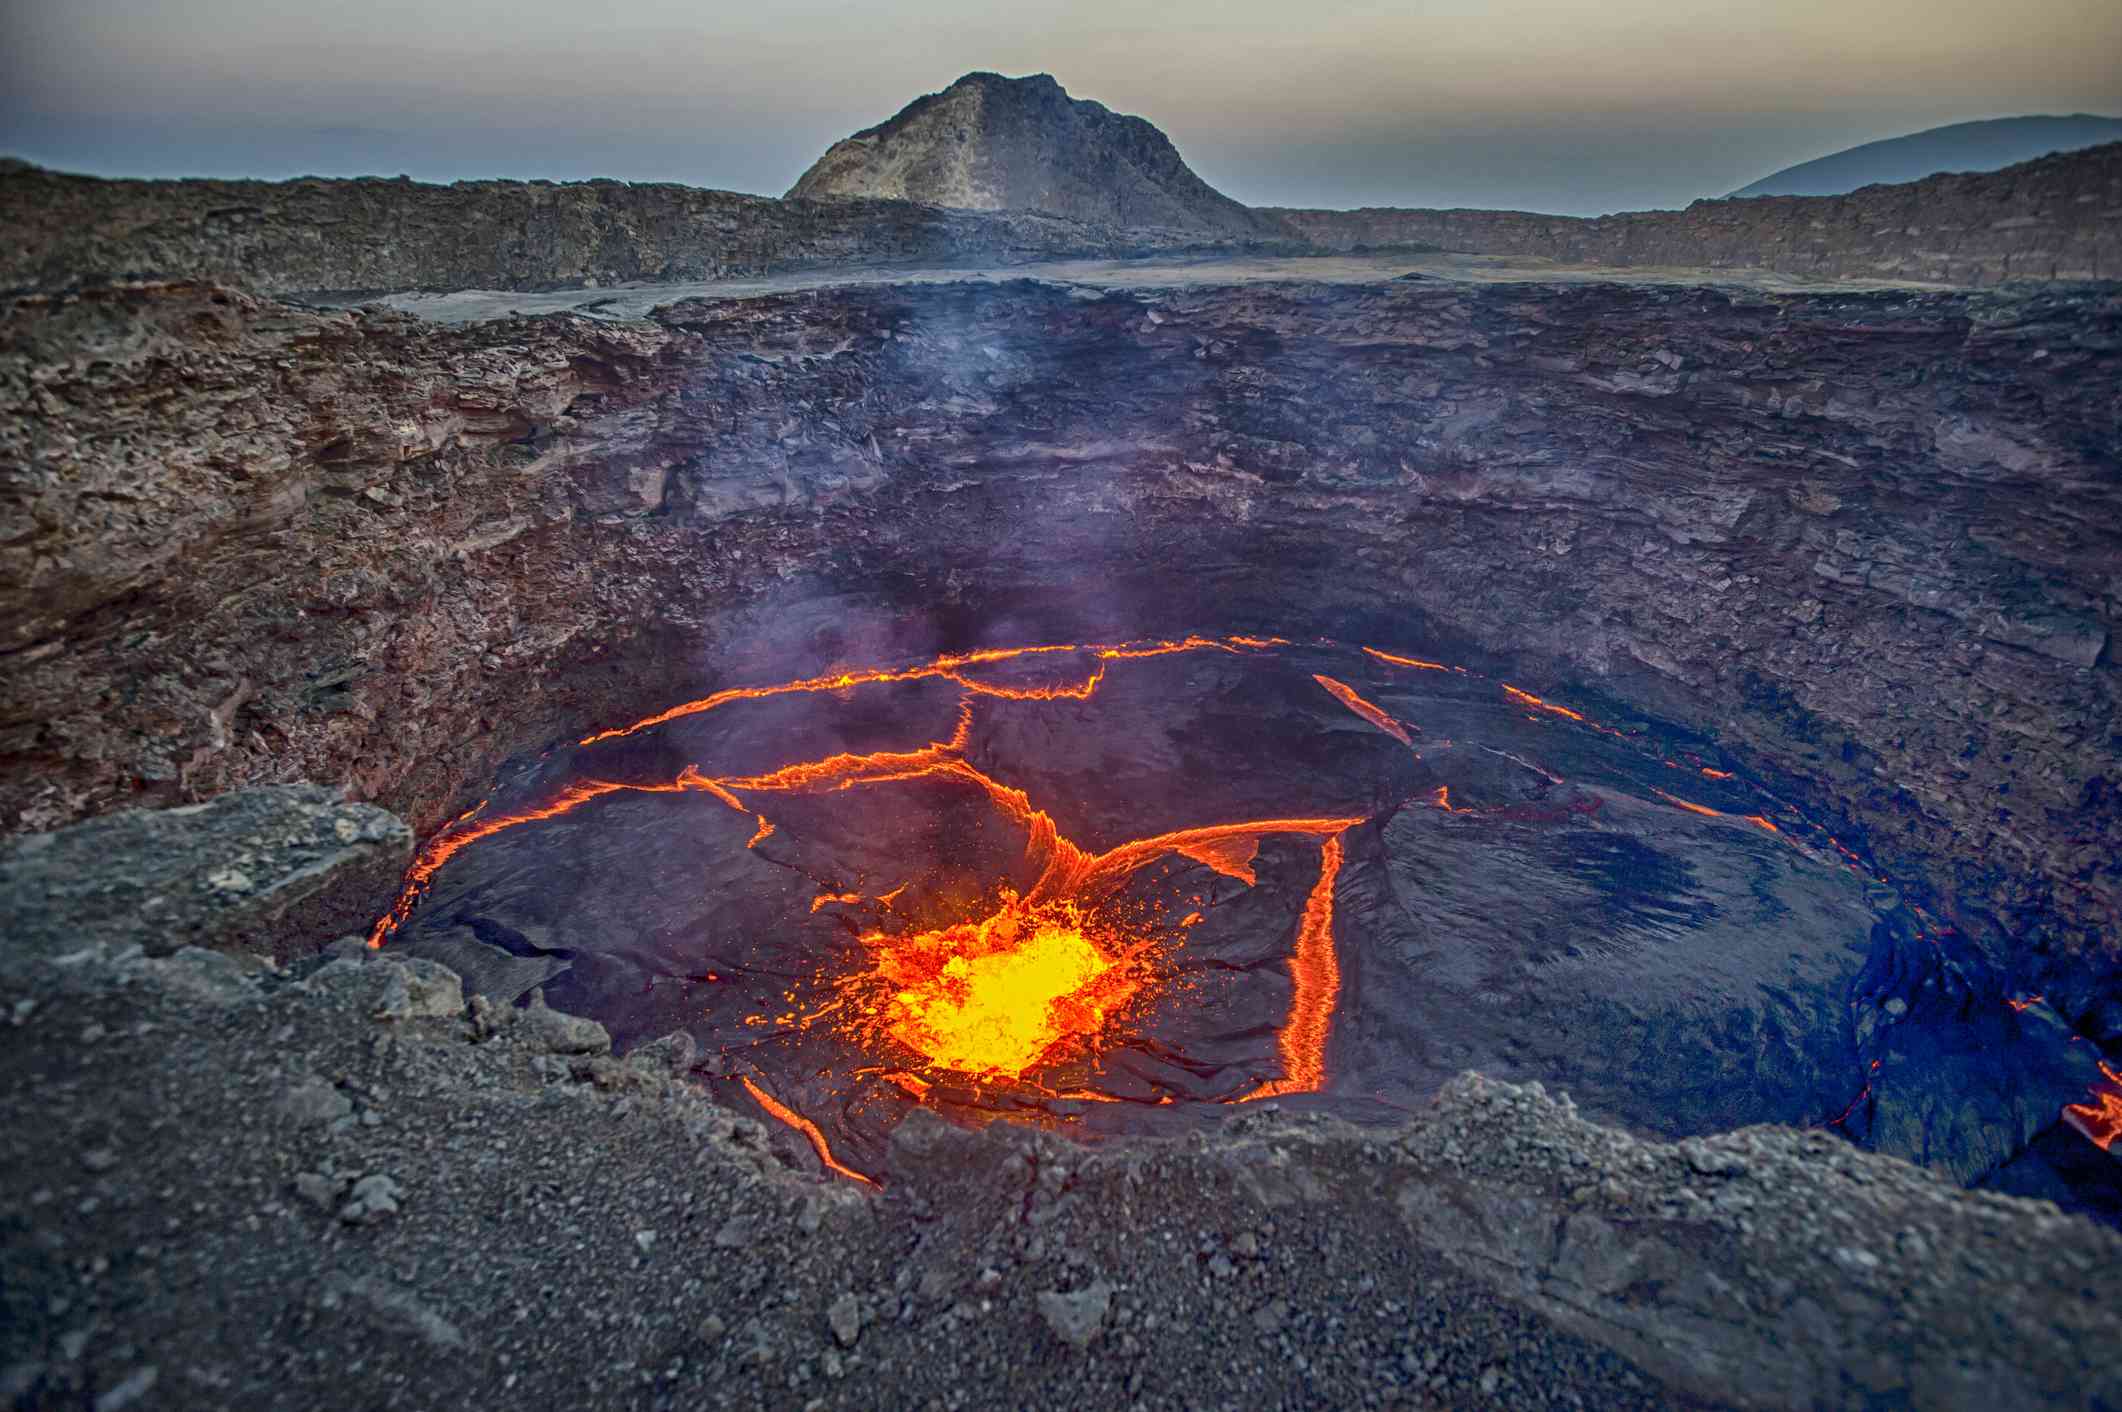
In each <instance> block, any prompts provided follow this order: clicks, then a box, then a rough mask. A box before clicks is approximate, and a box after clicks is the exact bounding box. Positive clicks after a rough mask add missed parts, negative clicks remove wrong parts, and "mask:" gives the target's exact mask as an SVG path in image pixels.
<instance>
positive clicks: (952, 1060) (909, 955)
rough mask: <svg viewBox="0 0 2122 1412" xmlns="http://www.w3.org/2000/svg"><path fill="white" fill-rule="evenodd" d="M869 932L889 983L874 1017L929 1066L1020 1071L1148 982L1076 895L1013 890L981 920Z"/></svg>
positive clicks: (1089, 1031) (1086, 1032)
mask: <svg viewBox="0 0 2122 1412" xmlns="http://www.w3.org/2000/svg"><path fill="white" fill-rule="evenodd" d="M863 940H864V941H865V942H866V943H868V944H869V945H870V946H871V947H873V948H874V950H875V954H876V969H875V973H874V974H875V975H876V976H877V977H879V978H881V979H882V980H883V981H885V982H887V983H888V984H889V986H890V987H891V994H890V996H889V998H888V999H887V1000H886V1001H885V1002H884V1003H883V1004H882V1006H881V1007H879V1008H880V1009H881V1011H882V1013H881V1014H877V1015H876V1016H875V1018H877V1019H878V1020H879V1021H880V1022H881V1023H882V1025H883V1028H884V1030H885V1032H886V1033H887V1034H889V1035H890V1036H891V1038H893V1039H894V1040H897V1041H898V1042H899V1043H900V1044H903V1045H905V1046H906V1047H907V1048H908V1049H911V1050H913V1051H914V1052H915V1053H916V1054H919V1055H920V1056H921V1057H922V1058H923V1059H924V1060H925V1061H926V1062H927V1063H928V1064H929V1065H931V1066H933V1067H935V1068H939V1069H949V1070H953V1071H955V1072H958V1073H964V1074H976V1075H1000V1076H1003V1077H1007V1078H1015V1077H1017V1076H1019V1075H1021V1074H1023V1073H1024V1072H1025V1071H1026V1070H1028V1069H1030V1068H1032V1067H1033V1066H1034V1065H1035V1064H1037V1063H1039V1061H1040V1060H1041V1059H1043V1058H1045V1057H1047V1056H1048V1054H1049V1053H1050V1052H1052V1051H1053V1050H1055V1049H1056V1047H1057V1046H1061V1045H1064V1044H1068V1043H1070V1042H1078V1043H1080V1042H1082V1041H1085V1040H1088V1039H1090V1038H1092V1037H1093V1036H1095V1035H1096V1034H1097V1033H1098V1032H1099V1031H1100V1030H1101V1029H1102V1028H1103V1027H1104V1025H1105V1022H1106V1020H1107V1019H1108V1018H1109V1017H1110V1016H1111V1015H1112V1014H1113V1012H1114V1011H1116V1010H1118V1009H1119V1008H1120V1007H1121V1006H1122V1005H1124V1004H1126V1003H1127V1001H1128V1000H1129V999H1130V998H1132V997H1133V996H1134V994H1135V992H1136V991H1137V990H1139V989H1140V988H1141V977H1140V976H1139V975H1138V974H1136V973H1135V972H1134V971H1133V970H1132V968H1131V967H1130V966H1129V965H1128V964H1127V962H1128V960H1129V957H1128V956H1127V955H1126V954H1125V953H1124V952H1122V951H1121V950H1120V949H1119V946H1118V945H1117V944H1116V939H1115V938H1110V937H1101V936H1100V935H1099V934H1098V929H1097V928H1096V927H1095V926H1094V925H1093V924H1092V923H1090V922H1088V921H1087V920H1086V918H1085V917H1084V915H1083V913H1082V912H1081V911H1080V910H1079V909H1078V908H1077V907H1075V906H1074V905H1073V904H1068V903H1064V904H1060V905H1057V906H1050V907H1037V908H1035V907H1027V906H1025V905H1024V904H1023V902H1022V901H1021V900H1019V899H1018V898H1016V897H1015V896H1005V897H1004V898H1003V901H1002V905H1001V906H1000V907H998V908H997V909H996V910H995V912H994V913H993V914H992V915H990V916H988V917H986V918H984V919H982V920H981V921H978V922H966V923H960V924H958V925H956V926H950V927H940V928H937V929H936V930H933V931H926V932H921V933H918V934H916V935H913V936H898V937H889V936H885V935H883V934H882V933H871V934H870V935H868V936H866V937H864V938H863Z"/></svg>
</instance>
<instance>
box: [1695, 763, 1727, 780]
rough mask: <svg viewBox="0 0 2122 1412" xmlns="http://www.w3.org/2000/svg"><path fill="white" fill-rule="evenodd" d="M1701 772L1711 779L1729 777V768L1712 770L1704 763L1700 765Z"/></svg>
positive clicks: (1725, 778)
mask: <svg viewBox="0 0 2122 1412" xmlns="http://www.w3.org/2000/svg"><path fill="white" fill-rule="evenodd" d="M1702 773H1703V774H1705V775H1708V776H1709V777H1710V778H1711V779H1713V780H1728V779H1730V778H1731V771H1730V770H1712V769H1711V768H1710V767H1709V766H1707V765H1704V766H1703V767H1702Z"/></svg>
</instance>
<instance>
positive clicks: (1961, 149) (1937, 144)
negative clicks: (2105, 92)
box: [1732, 113, 2122, 196]
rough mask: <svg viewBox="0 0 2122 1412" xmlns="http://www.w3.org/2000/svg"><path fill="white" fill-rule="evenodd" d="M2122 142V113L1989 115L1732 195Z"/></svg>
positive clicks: (1903, 177) (1849, 186) (1806, 165)
mask: <svg viewBox="0 0 2122 1412" xmlns="http://www.w3.org/2000/svg"><path fill="white" fill-rule="evenodd" d="M2117 141H2122V118H2100V117H2094V116H2093V115H2092V114H2090V113H2073V114H2071V115H2070V116H2069V117H2067V118H2052V117H2028V118H1991V119H1988V120H1986V121H1983V122H1973V123H1953V124H1952V125H1950V126H1948V127H1934V128H1929V129H1926V130H1925V131H1923V132H1912V133H1910V134H1909V135H1908V136H1906V137H1889V138H1886V139H1884V140H1883V141H1879V142H1867V143H1865V144H1864V145H1863V146H1861V147H1851V148H1848V149H1847V150H1845V151H1841V152H1836V153H1834V154H1832V155H1831V156H1826V157H1817V158H1815V159H1813V160H1812V161H1810V162H1800V163H1799V164H1798V165H1797V166H1795V167H1785V168H1784V169H1783V170H1782V171H1780V172H1777V173H1776V174H1775V175H1773V176H1765V177H1763V178H1761V180H1759V181H1757V182H1755V183H1754V184H1753V185H1751V186H1742V187H1740V188H1739V189H1738V190H1737V191H1734V192H1733V193H1732V195H1734V196H1840V195H1843V194H1844V193H1846V192H1851V191H1855V190H1856V189H1857V188H1858V187H1860V186H1872V185H1876V184H1878V183H1881V182H1903V181H1921V180H1922V179H1923V178H1924V177H1927V176H1932V175H1934V174H1936V173H1938V172H1993V171H1995V170H1997V168H1999V167H2008V166H2011V165H2012V164H2013V163H2015V162H2026V161H2031V160H2032V159H2034V158H2035V157H2045V156H2047V155H2048V154H2049V153H2051V152H2075V151H2077V150H2078V149H2079V148H2081V147H2095V146H2098V145H2099V144H2100V143H2103V142H2117Z"/></svg>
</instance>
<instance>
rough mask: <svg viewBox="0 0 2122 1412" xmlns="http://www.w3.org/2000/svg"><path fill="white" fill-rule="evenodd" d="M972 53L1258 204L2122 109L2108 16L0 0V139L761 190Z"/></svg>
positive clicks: (1646, 0) (950, 72)
mask: <svg viewBox="0 0 2122 1412" xmlns="http://www.w3.org/2000/svg"><path fill="white" fill-rule="evenodd" d="M974 69H991V70H995V71H999V72H1002V73H1009V74H1022V73H1042V72H1043V73H1051V74H1053V75H1054V76H1055V77H1056V78H1057V79H1059V80H1060V82H1061V84H1062V86H1063V87H1065V88H1067V89H1068V90H1069V92H1070V93H1072V94H1073V95H1075V96H1076V97H1079V98H1094V99H1096V100H1098V101H1099V102H1102V103H1104V104H1106V105H1107V106H1108V107H1110V108H1113V109H1115V110H1117V111H1120V112H1124V113H1138V114H1140V115H1142V116H1143V117H1146V118H1148V119H1150V120H1151V121H1152V122H1154V123H1156V124H1157V125H1158V126H1159V127H1161V128H1162V129H1164V131H1165V132H1166V133H1168V134H1169V135H1170V136H1171V138H1172V140H1173V141H1174V142H1175V143H1177V144H1178V147H1179V150H1180V152H1181V153H1182V154H1183V155H1184V156H1185V157H1186V158H1187V160H1188V162H1189V163H1190V164H1191V165H1192V166H1193V168H1194V170H1195V171H1197V172H1199V173H1200V174H1201V175H1202V176H1203V177H1204V178H1205V179H1206V180H1208V181H1209V182H1210V184H1212V185H1214V186H1216V187H1218V188H1220V189H1221V190H1223V191H1224V192H1226V193H1228V194H1229V195H1231V196H1234V197H1236V198H1238V199H1239V200H1241V201H1245V202H1248V203H1250V204H1254V205H1289V206H1361V205H1399V206H1462V205H1463V206H1499V207H1512V208H1518V209H1525V210H1538V211H1552V212H1557V213H1563V214H1579V215H1582V214H1596V213H1599V212H1603V211H1613V210H1639V209H1648V208H1653V207H1669V206H1682V205H1685V204H1686V203H1687V202H1689V201H1691V200H1694V199H1696V198H1698V197H1703V196H1717V195H1722V194H1724V193H1726V192H1728V191H1731V190H1733V189H1735V188H1737V187H1740V186H1743V185H1745V184H1746V183H1748V182H1750V181H1753V180H1755V179H1756V178H1758V177H1761V176H1764V175H1766V174H1768V173H1769V172H1772V171H1775V170H1777V169H1779V168H1781V167H1785V166H1788V165H1790V164H1792V163H1794V162H1800V161H1804V160H1807V159H1809V158H1812V157H1817V156H1822V155H1824V154H1826V153H1829V152H1833V151H1837V150H1839V149H1841V148H1844V147H1848V146H1852V145H1854V144H1856V143H1859V142H1867V141H1871V140H1874V139H1876V138H1881V137H1891V136H1897V135H1899V134H1902V133H1907V132H1914V131H1918V130H1920V129H1923V128H1926V127H1933V126H1936V125H1938V124H1941V123H1947V122H1959V121H1964V120H1968V119H1973V118H1986V117H2003V116H2012V115H2018V114H2025V113H2074V112H2091V113H2100V114H2107V115H2122V3H2117V0H2013V3H2010V4H2005V3H1999V0H1751V3H1720V4H1709V3H1698V0H1500V2H1499V3H1485V4H1484V3H1476V0H1397V3H1369V2H1368V0H1362V2H1359V3H1348V2H1347V0H1309V3H1296V0H1223V3H1214V2H1213V0H1077V3H1069V4H1054V3H1043V0H934V2H932V3H925V4H916V3H901V2H900V0H868V3H861V0H855V2H854V3H848V2H847V0H751V3H747V4H728V3H721V0H604V3H602V4H598V5H584V4H582V3H580V0H358V3H347V0H0V154H8V155H14V156H19V157H25V158H28V159H29V160H32V161H35V162H39V163H42V164H43V165H46V166H50V167H56V168H60V169H63V170H69V171H81V172H90V173H94V174H97V175H106V176H258V177H287V176H297V175H304V174H316V175H324V176H351V175H363V174H377V175H384V176H395V175H399V174H401V173H402V174H406V175H410V176H412V177H415V178H417V179H419V180H423V181H453V180H457V179H460V178H470V177H518V178H534V177H544V178H550V179H553V180H572V179H580V178H585V177H595V176H603V177H615V178H619V179H622V180H629V181H680V182H686V183H689V184H692V185H697V186H711V187H721V188H725V189H729V190H735V191H752V192H763V193H767V194H773V195H778V194H780V193H781V192H783V191H785V190H787V188H788V187H789V186H790V185H791V184H792V183H793V182H794V181H795V179H796V177H797V176H798V175H800V174H801V173H802V171H803V170H804V168H805V167H807V166H808V165H809V164H810V163H811V162H812V161H813V160H814V159H815V158H816V157H817V156H818V154H819V153H821V152H823V151H824V150H825V148H826V147H827V146H828V145H830V144H831V143H832V142H833V141H835V140H837V139H838V138H841V137H844V136H846V135H847V134H848V133H850V132H853V131H855V130H857V129H859V128H863V127H867V126H870V125H872V124H874V123H877V122H880V121H882V120H883V119H885V118H887V117H889V116H890V115H891V114H892V113H894V112H896V111H897V110H898V109H899V108H901V107H902V106H904V105H905V104H906V103H907V102H908V101H910V100H911V99H913V98H915V97H917V96H918V95H920V94H923V93H928V92H933V91H935V90H937V89H941V88H943V87H946V86H947V85H948V84H949V83H950V82H951V81H952V80H953V79H955V78H957V77H958V76H959V75H960V74H963V73H965V72H968V71H970V70H974Z"/></svg>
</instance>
